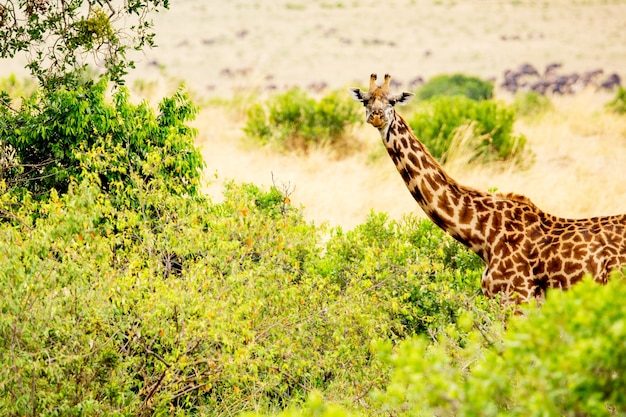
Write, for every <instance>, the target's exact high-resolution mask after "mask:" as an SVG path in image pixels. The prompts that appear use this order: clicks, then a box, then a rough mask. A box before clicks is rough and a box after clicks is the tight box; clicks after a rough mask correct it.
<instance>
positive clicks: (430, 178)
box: [424, 172, 441, 191]
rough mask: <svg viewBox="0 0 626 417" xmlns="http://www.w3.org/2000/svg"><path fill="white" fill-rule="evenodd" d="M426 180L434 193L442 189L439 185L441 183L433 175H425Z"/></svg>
mask: <svg viewBox="0 0 626 417" xmlns="http://www.w3.org/2000/svg"><path fill="white" fill-rule="evenodd" d="M424 179H426V182H428V185H429V186H430V188H431V189H432V190H433V191H437V190H439V188H440V187H441V186H440V185H439V182H438V181H437V180H436V179H435V177H433V174H432V173H430V172H429V173H427V174H426V175H424Z"/></svg>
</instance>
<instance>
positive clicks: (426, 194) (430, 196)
mask: <svg viewBox="0 0 626 417" xmlns="http://www.w3.org/2000/svg"><path fill="white" fill-rule="evenodd" d="M419 188H420V190H421V192H422V195H423V196H424V200H425V201H428V202H430V201H433V194H432V193H431V192H430V190H429V189H428V187H426V184H425V183H424V181H423V180H422V182H421V184H420V187H419Z"/></svg>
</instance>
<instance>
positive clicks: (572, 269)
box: [563, 261, 583, 275]
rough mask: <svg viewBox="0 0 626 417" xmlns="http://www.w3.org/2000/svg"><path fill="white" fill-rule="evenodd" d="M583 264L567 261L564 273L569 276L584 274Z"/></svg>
mask: <svg viewBox="0 0 626 417" xmlns="http://www.w3.org/2000/svg"><path fill="white" fill-rule="evenodd" d="M582 267H583V266H582V264H579V263H577V262H572V261H566V262H565V263H564V264H563V272H564V273H565V274H567V275H574V274H577V273H581V272H582Z"/></svg>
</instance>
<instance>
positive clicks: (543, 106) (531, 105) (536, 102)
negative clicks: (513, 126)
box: [513, 91, 553, 118]
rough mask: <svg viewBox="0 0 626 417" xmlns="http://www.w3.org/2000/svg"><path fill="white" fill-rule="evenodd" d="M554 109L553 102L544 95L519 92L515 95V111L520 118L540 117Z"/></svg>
mask: <svg viewBox="0 0 626 417" xmlns="http://www.w3.org/2000/svg"><path fill="white" fill-rule="evenodd" d="M552 108H553V105H552V101H550V98H549V97H548V96H546V95H544V94H539V93H537V92H535V91H526V92H518V93H517V94H515V99H514V102H513V109H514V110H515V113H516V114H517V115H518V116H520V117H525V118H533V117H538V116H541V115H542V114H545V113H546V112H547V111H549V110H551V109H552Z"/></svg>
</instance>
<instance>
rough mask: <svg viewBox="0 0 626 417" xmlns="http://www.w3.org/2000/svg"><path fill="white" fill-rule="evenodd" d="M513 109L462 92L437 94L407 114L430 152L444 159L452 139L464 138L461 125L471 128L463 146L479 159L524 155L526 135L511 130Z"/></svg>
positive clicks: (452, 141)
mask: <svg viewBox="0 0 626 417" xmlns="http://www.w3.org/2000/svg"><path fill="white" fill-rule="evenodd" d="M514 121H515V112H514V110H512V109H511V108H509V107H506V106H503V105H501V104H499V103H497V102H495V101H492V100H482V101H475V100H471V99H469V98H467V97H463V96H454V97H447V96H436V97H433V98H432V99H430V100H427V101H426V102H423V103H421V105H420V107H419V108H418V109H417V110H416V111H415V113H413V115H411V116H410V117H409V118H408V123H409V125H410V126H411V128H412V129H413V132H414V133H415V135H416V136H417V137H418V138H419V139H420V140H421V141H422V142H423V143H424V144H425V145H426V146H427V148H428V150H429V151H430V152H431V153H432V154H433V156H434V157H435V158H437V159H439V160H440V161H442V162H445V161H446V157H447V152H448V151H449V150H450V148H451V147H453V146H454V145H457V146H458V143H456V144H455V143H454V142H455V141H459V140H464V139H465V137H464V136H465V135H464V133H466V132H465V131H463V130H460V129H461V128H465V129H467V128H469V129H471V132H470V135H469V142H468V143H464V144H463V146H465V148H466V149H468V150H469V151H471V152H472V153H473V155H474V156H473V159H475V160H478V161H481V162H489V161H494V160H506V159H513V160H516V159H519V158H522V157H523V155H524V148H525V145H526V138H525V137H524V136H523V135H515V134H514V133H513V123H514Z"/></svg>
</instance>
